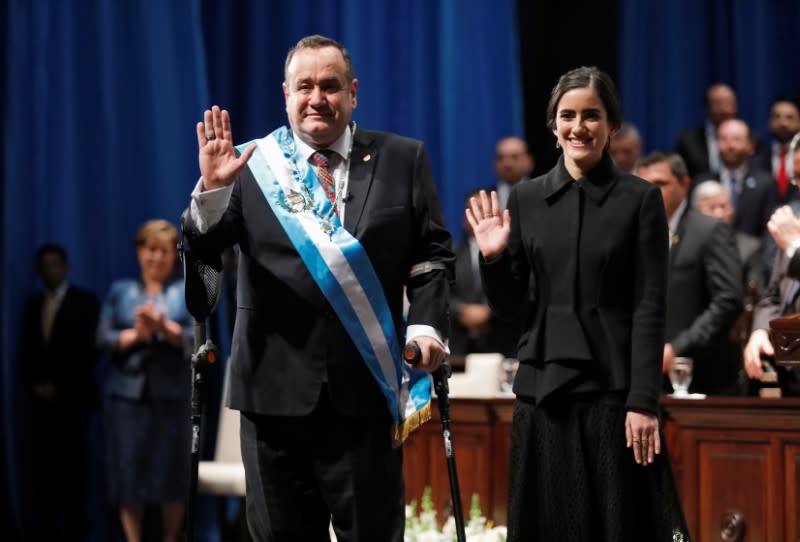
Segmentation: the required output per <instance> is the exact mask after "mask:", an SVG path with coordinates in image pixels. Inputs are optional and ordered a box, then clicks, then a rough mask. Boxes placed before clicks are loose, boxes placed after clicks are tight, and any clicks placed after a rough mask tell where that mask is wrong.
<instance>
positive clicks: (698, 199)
mask: <svg viewBox="0 0 800 542" xmlns="http://www.w3.org/2000/svg"><path fill="white" fill-rule="evenodd" d="M692 207H694V208H695V209H697V210H698V211H700V212H701V213H703V214H704V215H708V216H713V217H714V218H716V219H718V220H722V221H723V222H725V223H726V224H728V225H729V226H731V227H733V222H734V211H733V203H732V202H731V193H730V191H729V190H728V189H727V188H726V187H724V186H722V184H721V183H720V182H719V181H716V180H708V181H703V182H702V183H700V184H698V185H697V186H696V187H695V189H694V191H693V192H692ZM734 236H735V238H736V249H737V250H738V252H739V261H740V262H741V263H742V272H743V275H742V284H743V285H744V289H745V292H748V291H751V290H752V291H753V293H754V294H755V295H758V294H759V293H760V291H761V289H762V287H763V282H764V281H763V269H762V261H761V239H759V238H758V237H755V236H753V235H748V234H746V233H743V232H740V231H737V232H735V233H734ZM748 334H749V330H748Z"/></svg>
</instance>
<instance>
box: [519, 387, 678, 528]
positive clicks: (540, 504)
mask: <svg viewBox="0 0 800 542" xmlns="http://www.w3.org/2000/svg"><path fill="white" fill-rule="evenodd" d="M625 416H626V410H625V408H624V396H623V395H622V394H614V393H596V392H592V393H564V394H556V395H553V396H551V397H548V399H547V400H545V401H543V402H542V403H541V404H540V405H535V404H534V403H532V402H528V401H525V400H524V399H518V400H517V402H516V405H515V408H514V421H513V426H512V434H511V456H510V465H509V466H510V469H509V470H510V479H509V507H508V540H509V542H523V541H524V542H533V541H541V542H559V541H564V542H590V541H591V542H602V541H606V542H620V541H637V542H643V541H647V542H649V541H652V542H688V541H689V540H690V539H689V531H688V529H687V527H686V520H685V519H684V517H683V512H682V510H681V506H680V501H679V498H678V492H677V489H676V487H675V479H674V477H673V474H672V468H671V466H670V462H669V456H668V455H667V450H666V447H665V443H664V436H663V433H662V434H661V454H660V455H657V456H656V458H655V461H654V463H652V464H651V465H648V466H646V467H644V466H642V465H638V464H637V463H636V461H635V460H634V457H633V450H632V448H627V447H626V445H625V444H626V443H625Z"/></svg>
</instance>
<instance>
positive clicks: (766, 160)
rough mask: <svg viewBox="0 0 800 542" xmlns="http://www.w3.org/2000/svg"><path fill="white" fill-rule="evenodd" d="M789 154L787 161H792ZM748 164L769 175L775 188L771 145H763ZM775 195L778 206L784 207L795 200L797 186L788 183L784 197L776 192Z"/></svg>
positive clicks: (775, 174)
mask: <svg viewBox="0 0 800 542" xmlns="http://www.w3.org/2000/svg"><path fill="white" fill-rule="evenodd" d="M789 154H790V156H789V160H791V159H792V157H791V153H789ZM750 163H751V164H752V166H753V169H756V170H759V171H764V172H766V173H769V174H770V176H771V177H772V179H773V181H774V182H775V183H776V187H777V180H776V178H775V177H776V176H777V172H775V171H772V145H765V146H764V147H762V148H761V149H759V150H758V151H757V152H756V153H755V154H754V155H753V157H752V158H751V159H750ZM777 194H778V204H779V205H784V204H786V203H788V202H789V201H791V200H793V199H794V198H795V196H796V195H797V186H795V185H794V183H792V182H790V183H789V190H787V191H786V196H785V197H781V196H780V191H778V192H777Z"/></svg>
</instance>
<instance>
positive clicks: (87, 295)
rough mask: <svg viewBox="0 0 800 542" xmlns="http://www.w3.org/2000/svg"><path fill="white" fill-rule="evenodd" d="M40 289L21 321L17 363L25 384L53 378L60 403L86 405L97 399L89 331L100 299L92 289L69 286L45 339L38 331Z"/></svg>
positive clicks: (68, 406)
mask: <svg viewBox="0 0 800 542" xmlns="http://www.w3.org/2000/svg"><path fill="white" fill-rule="evenodd" d="M43 304H44V294H43V293H37V294H35V295H33V296H31V297H30V298H29V299H28V301H27V303H26V305H25V315H24V320H23V324H22V333H23V337H22V345H21V348H22V350H21V351H22V369H23V375H24V379H25V381H26V387H27V388H28V391H29V392H32V389H33V386H34V385H35V384H42V383H45V382H50V383H52V384H53V385H54V386H55V388H56V394H57V398H56V400H55V401H56V404H57V405H58V406H59V407H60V408H66V409H77V410H87V409H90V408H91V407H93V406H94V405H95V403H96V399H97V392H96V387H95V378H94V369H95V363H96V362H97V350H96V349H95V342H94V333H95V328H96V327H97V318H98V316H99V314H100V303H99V301H98V300H97V296H95V295H94V294H93V293H92V292H90V291H88V290H84V289H82V288H78V287H77V286H69V287H68V288H67V291H66V293H65V294H64V299H63V300H62V301H61V305H59V307H58V312H57V313H56V315H55V320H53V327H52V329H51V331H50V339H49V340H48V341H46V340H45V339H44V336H43V335H42V307H43Z"/></svg>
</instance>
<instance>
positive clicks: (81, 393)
mask: <svg viewBox="0 0 800 542" xmlns="http://www.w3.org/2000/svg"><path fill="white" fill-rule="evenodd" d="M68 269H69V263H68V261H67V253H66V251H65V250H64V248H63V247H61V246H60V245H56V244H51V243H48V244H44V245H42V246H41V247H40V248H39V250H38V252H37V254H36V272H37V274H38V275H39V278H40V279H41V281H42V284H43V285H44V291H43V292H39V293H36V294H33V295H32V296H31V297H29V298H28V301H27V303H26V305H25V315H24V317H23V324H22V332H23V336H22V346H21V349H22V363H21V367H22V374H23V377H24V384H25V391H26V392H27V393H26V396H27V397H29V398H30V400H31V403H30V404H31V420H30V424H29V425H28V427H30V430H31V450H30V451H31V455H30V459H31V467H32V473H31V474H32V478H33V483H32V484H31V486H30V487H31V493H32V495H33V497H34V498H35V499H36V505H35V507H36V515H37V517H38V518H39V521H36V522H35V523H34V533H33V534H32V537H31V540H88V539H89V532H88V526H89V523H88V508H87V503H88V485H87V480H88V479H89V442H88V438H89V421H90V415H91V410H92V409H93V408H94V407H95V405H96V402H97V390H96V387H95V375H94V371H95V364H96V361H97V351H96V350H95V345H94V344H95V343H94V333H95V329H96V327H97V318H98V316H99V313H100V303H99V301H98V300H97V297H96V296H95V295H94V294H93V293H92V292H89V291H88V290H84V289H83V288H79V287H77V286H74V285H72V284H70V283H69V281H67V271H68Z"/></svg>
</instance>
